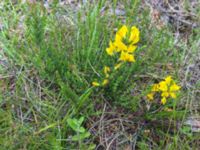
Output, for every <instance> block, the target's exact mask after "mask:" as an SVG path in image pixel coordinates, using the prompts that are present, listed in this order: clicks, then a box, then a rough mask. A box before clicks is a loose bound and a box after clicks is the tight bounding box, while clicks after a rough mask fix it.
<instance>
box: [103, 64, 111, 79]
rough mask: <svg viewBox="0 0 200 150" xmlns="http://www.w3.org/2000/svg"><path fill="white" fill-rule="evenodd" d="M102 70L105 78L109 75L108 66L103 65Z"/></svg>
mask: <svg viewBox="0 0 200 150" xmlns="http://www.w3.org/2000/svg"><path fill="white" fill-rule="evenodd" d="M103 71H104V74H105V75H106V78H108V77H109V72H110V67H108V66H105V67H104V69H103Z"/></svg>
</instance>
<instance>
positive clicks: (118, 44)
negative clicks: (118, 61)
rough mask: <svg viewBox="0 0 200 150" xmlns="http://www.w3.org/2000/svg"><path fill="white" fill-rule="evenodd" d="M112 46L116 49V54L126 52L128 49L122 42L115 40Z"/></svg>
mask: <svg viewBox="0 0 200 150" xmlns="http://www.w3.org/2000/svg"><path fill="white" fill-rule="evenodd" d="M116 37H118V36H116ZM114 44H115V46H116V47H117V50H116V51H117V52H120V51H126V50H127V49H128V48H127V46H126V45H125V44H124V43H123V42H122V40H117V39H115V42H114Z"/></svg>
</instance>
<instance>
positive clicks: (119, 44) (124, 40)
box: [92, 25, 140, 87]
mask: <svg viewBox="0 0 200 150" xmlns="http://www.w3.org/2000/svg"><path fill="white" fill-rule="evenodd" d="M139 35H140V32H139V30H138V28H136V27H135V26H132V27H131V29H130V30H129V29H128V27H127V26H125V25H123V26H122V27H121V28H120V29H119V30H118V31H117V32H116V35H115V40H114V42H112V41H110V43H109V47H108V48H106V52H107V54H108V55H110V56H114V55H115V54H120V55H118V56H119V58H118V60H117V63H116V64H115V65H114V67H113V68H114V69H113V70H117V69H119V68H120V67H121V66H122V64H123V63H125V62H135V57H134V54H133V53H134V51H135V50H136V48H137V46H136V44H137V43H138V42H139V39H140V38H139ZM103 72H104V76H105V77H104V79H103V81H102V82H96V81H94V82H92V85H93V86H96V87H97V86H105V85H107V84H108V83H109V76H110V73H111V69H110V67H108V66H105V67H104V69H103Z"/></svg>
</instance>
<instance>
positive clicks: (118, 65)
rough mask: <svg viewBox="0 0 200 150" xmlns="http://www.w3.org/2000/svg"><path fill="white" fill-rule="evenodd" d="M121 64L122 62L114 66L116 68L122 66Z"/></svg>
mask: <svg viewBox="0 0 200 150" xmlns="http://www.w3.org/2000/svg"><path fill="white" fill-rule="evenodd" d="M121 65H122V63H118V64H116V65H115V67H114V69H115V70H117V69H119V68H120V67H121Z"/></svg>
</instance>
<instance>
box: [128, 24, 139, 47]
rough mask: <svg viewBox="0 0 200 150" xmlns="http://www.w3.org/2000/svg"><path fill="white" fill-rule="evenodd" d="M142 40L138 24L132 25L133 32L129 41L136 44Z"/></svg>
mask: <svg viewBox="0 0 200 150" xmlns="http://www.w3.org/2000/svg"><path fill="white" fill-rule="evenodd" d="M139 40H140V31H139V29H138V28H137V27H136V26H133V27H131V34H130V37H129V42H130V43H131V44H136V43H138V42H139Z"/></svg>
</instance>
